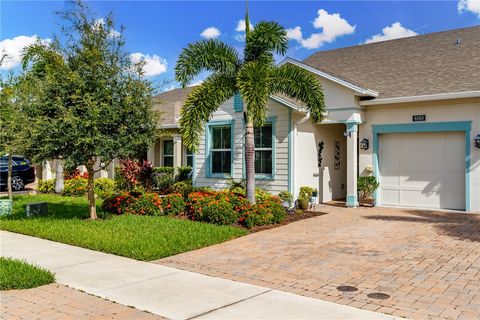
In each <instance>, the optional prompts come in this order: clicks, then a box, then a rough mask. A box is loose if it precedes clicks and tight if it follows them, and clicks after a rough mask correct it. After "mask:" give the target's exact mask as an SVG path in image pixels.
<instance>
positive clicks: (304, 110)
mask: <svg viewBox="0 0 480 320" xmlns="http://www.w3.org/2000/svg"><path fill="white" fill-rule="evenodd" d="M270 98H271V99H272V100H275V101H277V102H279V103H281V104H283V105H285V106H287V107H289V108H292V109H293V110H296V111H298V112H307V109H305V108H302V107H299V106H297V105H296V104H294V103H292V102H290V101H288V100H285V99H283V98H281V97H279V96H275V95H270Z"/></svg>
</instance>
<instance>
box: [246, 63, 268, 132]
mask: <svg viewBox="0 0 480 320" xmlns="http://www.w3.org/2000/svg"><path fill="white" fill-rule="evenodd" d="M273 69H274V67H273V66H270V65H269V64H264V63H261V62H258V61H250V62H247V63H246V64H245V65H244V66H243V67H242V68H241V69H240V71H239V72H238V76H237V83H238V89H239V91H240V94H241V95H242V98H243V100H244V101H245V104H246V105H247V115H248V117H249V120H251V121H253V122H254V124H255V125H256V126H262V125H263V124H264V122H265V119H266V117H267V114H268V97H269V95H270V85H269V81H270V73H271V71H272V70H273Z"/></svg>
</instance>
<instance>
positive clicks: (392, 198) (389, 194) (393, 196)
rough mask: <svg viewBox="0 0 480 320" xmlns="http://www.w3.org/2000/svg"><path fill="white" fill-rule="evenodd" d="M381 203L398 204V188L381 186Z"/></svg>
mask: <svg viewBox="0 0 480 320" xmlns="http://www.w3.org/2000/svg"><path fill="white" fill-rule="evenodd" d="M382 204H384V205H387V206H398V205H400V191H399V190H398V189H389V188H388V187H385V188H383V192H382Z"/></svg>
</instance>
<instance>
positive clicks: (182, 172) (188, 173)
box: [175, 167, 193, 181]
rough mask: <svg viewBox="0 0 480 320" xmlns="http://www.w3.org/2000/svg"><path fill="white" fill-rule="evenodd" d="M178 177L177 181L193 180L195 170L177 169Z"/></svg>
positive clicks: (189, 168) (190, 168)
mask: <svg viewBox="0 0 480 320" xmlns="http://www.w3.org/2000/svg"><path fill="white" fill-rule="evenodd" d="M176 171H177V172H176V177H175V179H176V180H177V181H187V180H192V176H193V169H192V167H177V170H176Z"/></svg>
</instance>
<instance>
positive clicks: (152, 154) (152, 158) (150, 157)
mask: <svg viewBox="0 0 480 320" xmlns="http://www.w3.org/2000/svg"><path fill="white" fill-rule="evenodd" d="M156 144H157V142H156V141H155V142H154V143H153V145H151V146H150V148H148V151H147V161H149V162H151V163H152V165H153V166H155V145H156Z"/></svg>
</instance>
